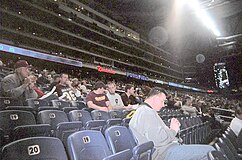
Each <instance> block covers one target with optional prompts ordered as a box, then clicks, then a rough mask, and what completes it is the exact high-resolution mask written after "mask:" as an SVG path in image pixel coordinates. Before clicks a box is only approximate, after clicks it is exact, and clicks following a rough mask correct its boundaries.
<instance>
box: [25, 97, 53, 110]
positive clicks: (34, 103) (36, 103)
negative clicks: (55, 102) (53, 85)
mask: <svg viewBox="0 0 242 160" xmlns="http://www.w3.org/2000/svg"><path fill="white" fill-rule="evenodd" d="M26 102H27V104H28V106H30V107H32V108H34V110H36V111H37V110H38V108H39V107H43V106H49V103H48V101H45V100H42V99H36V98H31V99H27V100H26Z"/></svg>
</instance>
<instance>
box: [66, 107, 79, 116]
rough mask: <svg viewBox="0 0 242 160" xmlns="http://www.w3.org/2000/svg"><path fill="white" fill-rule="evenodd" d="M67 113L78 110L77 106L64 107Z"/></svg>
mask: <svg viewBox="0 0 242 160" xmlns="http://www.w3.org/2000/svg"><path fill="white" fill-rule="evenodd" d="M62 110H63V111H64V112H65V113H66V114H68V113H69V112H70V111H73V110H78V108H77V107H64V108H63V109H62Z"/></svg>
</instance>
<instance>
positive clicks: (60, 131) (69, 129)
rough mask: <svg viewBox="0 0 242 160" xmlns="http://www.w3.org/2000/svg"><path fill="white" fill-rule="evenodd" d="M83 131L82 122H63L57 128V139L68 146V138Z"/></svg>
mask: <svg viewBox="0 0 242 160" xmlns="http://www.w3.org/2000/svg"><path fill="white" fill-rule="evenodd" d="M81 130H83V126H82V122H61V123H59V124H58V125H57V128H56V137H57V138H59V139H60V140H61V141H62V142H63V143H64V145H65V146H67V138H68V136H69V135H71V134H72V133H74V132H77V131H81Z"/></svg>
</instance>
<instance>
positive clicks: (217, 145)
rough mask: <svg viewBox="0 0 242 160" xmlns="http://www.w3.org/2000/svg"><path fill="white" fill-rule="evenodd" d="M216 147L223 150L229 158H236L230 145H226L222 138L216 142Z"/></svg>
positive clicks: (233, 159) (234, 159)
mask: <svg viewBox="0 0 242 160" xmlns="http://www.w3.org/2000/svg"><path fill="white" fill-rule="evenodd" d="M215 148H216V149H217V150H218V151H220V152H222V153H223V154H224V155H225V156H226V157H227V158H229V160H236V158H235V157H234V155H233V153H232V152H231V151H230V149H229V148H228V146H226V145H225V144H224V143H222V142H221V140H220V138H219V141H218V142H216V143H215Z"/></svg>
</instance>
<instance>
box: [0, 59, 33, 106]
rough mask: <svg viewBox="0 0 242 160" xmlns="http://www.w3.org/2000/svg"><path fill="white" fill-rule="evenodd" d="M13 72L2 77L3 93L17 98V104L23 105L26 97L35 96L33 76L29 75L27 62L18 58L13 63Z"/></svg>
mask: <svg viewBox="0 0 242 160" xmlns="http://www.w3.org/2000/svg"><path fill="white" fill-rule="evenodd" d="M14 68H15V73H13V74H10V75H8V76H6V77H4V78H3V80H2V81H1V86H2V89H3V95H4V96H6V97H13V98H17V99H18V100H19V103H20V104H19V105H24V104H25V100H26V99H28V98H37V97H38V95H37V93H36V92H35V90H34V82H35V79H33V76H31V75H30V71H29V64H28V62H27V61H25V60H19V61H17V62H16V63H15V65H14Z"/></svg>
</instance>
